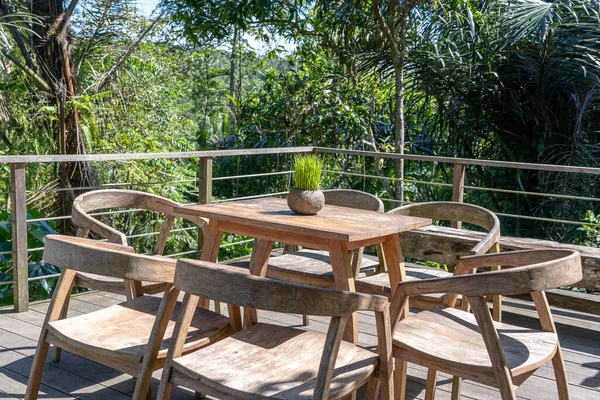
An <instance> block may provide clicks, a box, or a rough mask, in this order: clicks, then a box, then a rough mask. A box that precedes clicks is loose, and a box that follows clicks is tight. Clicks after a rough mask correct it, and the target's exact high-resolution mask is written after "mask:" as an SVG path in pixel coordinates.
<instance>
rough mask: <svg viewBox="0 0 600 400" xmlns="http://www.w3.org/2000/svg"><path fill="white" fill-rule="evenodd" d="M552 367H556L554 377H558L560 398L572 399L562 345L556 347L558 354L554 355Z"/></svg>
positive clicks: (557, 383) (560, 399) (557, 386)
mask: <svg viewBox="0 0 600 400" xmlns="http://www.w3.org/2000/svg"><path fill="white" fill-rule="evenodd" d="M552 368H554V377H555V378H556V388H557V389H558V398H559V400H571V394H570V393H569V381H568V379H567V371H566V370H565V361H564V360H563V355H562V349H561V348H560V345H559V346H558V349H556V354H555V355H554V357H552Z"/></svg>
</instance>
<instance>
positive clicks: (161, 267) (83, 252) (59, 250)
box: [43, 235, 176, 283]
mask: <svg viewBox="0 0 600 400" xmlns="http://www.w3.org/2000/svg"><path fill="white" fill-rule="evenodd" d="M43 259H44V261H45V262H47V263H49V264H52V265H55V266H57V267H60V268H62V269H63V271H64V270H65V269H70V270H73V271H78V272H85V273H90V274H95V275H102V276H108V277H111V278H120V279H129V280H135V281H148V282H164V283H172V282H173V277H174V274H175V266H176V260H173V259H170V258H165V257H153V256H147V255H143V254H136V253H134V252H133V249H132V248H131V247H129V246H124V245H120V244H115V243H106V242H99V241H97V240H91V239H84V238H78V237H72V236H63V235H48V236H46V240H45V246H44V255H43Z"/></svg>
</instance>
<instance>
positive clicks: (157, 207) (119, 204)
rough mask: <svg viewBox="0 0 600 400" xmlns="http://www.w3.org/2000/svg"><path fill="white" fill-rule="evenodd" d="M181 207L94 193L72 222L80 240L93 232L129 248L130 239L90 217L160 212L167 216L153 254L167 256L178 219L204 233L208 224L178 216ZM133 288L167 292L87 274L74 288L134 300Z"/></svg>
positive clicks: (127, 194)
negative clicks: (99, 213) (107, 212)
mask: <svg viewBox="0 0 600 400" xmlns="http://www.w3.org/2000/svg"><path fill="white" fill-rule="evenodd" d="M179 205H180V204H179V203H177V202H174V201H172V200H169V199H167V198H164V197H160V196H156V195H153V194H150V193H144V192H139V191H134V190H112V189H111V190H94V191H91V192H87V193H84V194H82V195H80V196H78V197H77V198H76V199H75V201H73V212H72V221H73V224H74V225H75V226H76V227H77V236H78V237H84V238H85V237H88V235H89V234H90V232H92V233H94V234H96V235H97V236H99V237H101V238H103V239H107V240H108V241H109V242H112V243H118V244H123V245H128V242H127V237H126V235H125V234H124V233H122V232H120V231H118V230H116V229H114V228H113V227H110V226H108V225H107V224H105V223H103V222H101V221H99V220H98V219H96V218H94V217H93V216H92V215H90V213H92V212H97V211H100V210H107V209H115V208H129V209H140V210H142V211H155V212H158V213H160V214H162V215H163V216H164V220H163V223H162V226H161V229H160V232H159V234H158V237H157V240H156V244H155V247H154V251H153V254H155V255H163V253H164V249H165V245H166V243H167V240H168V238H169V234H170V232H171V229H172V227H173V223H174V221H175V218H177V217H180V218H183V219H185V220H187V221H190V222H191V223H193V224H195V225H197V226H198V227H200V228H202V229H203V228H204V227H205V225H206V223H207V221H206V220H205V219H203V218H194V217H192V216H189V215H181V214H179V213H177V212H176V211H175V207H178V206H179ZM133 285H141V286H138V287H137V290H139V289H140V288H141V287H143V290H144V293H160V292H161V291H162V290H163V289H164V284H162V283H159V284H156V283H149V282H125V283H124V282H123V280H121V279H111V278H109V277H100V276H97V275H95V274H87V273H78V274H77V277H76V281H75V285H74V286H81V287H85V288H90V289H96V290H102V291H106V292H111V293H117V294H122V295H125V296H127V298H128V299H132V298H133V296H132V291H133Z"/></svg>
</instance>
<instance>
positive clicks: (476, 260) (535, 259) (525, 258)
mask: <svg viewBox="0 0 600 400" xmlns="http://www.w3.org/2000/svg"><path fill="white" fill-rule="evenodd" d="M555 257H556V255H555V254H551V253H546V252H543V251H542V252H541V251H540V250H518V251H508V252H504V253H490V254H474V255H470V256H464V257H461V258H460V260H459V261H458V264H457V265H456V269H460V268H464V269H466V270H467V271H468V270H476V269H481V268H488V267H494V266H497V265H500V266H502V269H507V268H514V267H522V266H524V265H530V264H537V263H540V262H544V261H549V260H552V259H554V258H555ZM457 275H459V274H457Z"/></svg>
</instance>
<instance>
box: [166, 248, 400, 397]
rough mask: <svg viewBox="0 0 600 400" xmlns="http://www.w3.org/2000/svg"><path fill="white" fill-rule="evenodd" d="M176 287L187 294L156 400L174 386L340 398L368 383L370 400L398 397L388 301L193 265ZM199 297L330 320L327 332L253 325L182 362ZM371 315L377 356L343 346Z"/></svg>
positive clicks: (182, 264)
mask: <svg viewBox="0 0 600 400" xmlns="http://www.w3.org/2000/svg"><path fill="white" fill-rule="evenodd" d="M175 287H176V288H178V289H180V290H181V291H183V292H185V293H186V297H185V300H184V305H183V307H184V310H185V311H184V313H182V314H180V316H179V319H178V320H177V327H176V333H175V340H173V341H172V342H171V346H170V348H169V354H168V356H167V362H166V363H165V367H164V369H163V374H162V378H161V383H160V387H159V390H158V396H157V399H169V398H170V395H171V391H172V387H173V385H174V384H176V385H183V386H186V387H188V388H191V389H193V390H195V391H197V392H201V393H205V394H208V395H210V396H214V397H217V398H224V399H250V398H252V399H255V398H261V399H262V398H276V399H328V398H331V399H338V398H341V397H344V396H346V395H348V394H351V393H352V392H353V391H354V390H356V389H357V388H358V387H360V386H361V385H362V384H364V383H365V382H369V390H368V392H369V395H368V398H369V399H375V398H376V397H377V392H378V386H379V384H380V386H381V388H382V390H381V396H382V398H383V399H390V398H391V397H392V395H393V393H392V391H393V388H392V385H391V382H390V381H391V375H392V370H391V353H390V349H389V344H390V337H389V336H390V335H389V333H388V332H387V330H389V329H390V328H389V321H390V320H389V303H388V301H387V299H386V298H385V297H381V296H372V295H365V294H359V293H351V292H343V291H336V290H330V289H323V288H316V287H310V286H305V285H299V284H296V283H290V282H283V281H278V280H273V279H268V278H260V277H257V276H253V275H250V274H249V273H248V271H245V270H243V269H240V268H237V267H233V266H225V265H218V264H213V263H209V262H203V261H196V260H179V261H178V263H177V271H176V273H175ZM196 296H201V297H208V298H214V299H216V300H219V301H221V302H225V303H229V304H235V305H238V306H241V307H248V308H251V309H262V310H268V311H275V312H282V313H293V314H309V315H320V316H331V324H330V326H329V330H328V332H327V334H326V335H325V334H322V333H317V332H310V331H304V330H300V329H296V328H292V327H285V326H277V325H271V324H267V323H260V322H259V323H256V324H254V325H252V326H250V327H249V328H247V329H244V330H242V331H241V332H238V333H236V334H234V335H232V336H230V337H229V338H226V339H224V340H222V341H220V342H218V343H215V344H214V345H212V346H209V347H207V348H205V349H200V350H198V351H196V352H194V353H190V354H188V355H185V356H181V354H182V346H181V343H182V342H183V340H184V338H185V337H186V336H187V335H188V325H189V319H190V318H189V315H188V314H191V312H192V310H194V309H195V308H196V304H197V302H198V300H197V297H196ZM358 310H368V311H374V312H375V315H376V321H377V333H378V338H379V339H378V353H379V354H377V353H374V352H371V351H369V350H366V349H363V348H360V347H358V346H356V345H354V344H352V343H348V342H343V341H342V334H343V332H344V327H345V325H346V321H347V319H348V317H350V315H351V314H352V313H353V312H355V311H358Z"/></svg>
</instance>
